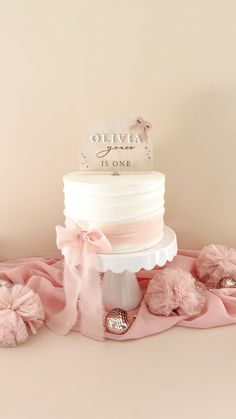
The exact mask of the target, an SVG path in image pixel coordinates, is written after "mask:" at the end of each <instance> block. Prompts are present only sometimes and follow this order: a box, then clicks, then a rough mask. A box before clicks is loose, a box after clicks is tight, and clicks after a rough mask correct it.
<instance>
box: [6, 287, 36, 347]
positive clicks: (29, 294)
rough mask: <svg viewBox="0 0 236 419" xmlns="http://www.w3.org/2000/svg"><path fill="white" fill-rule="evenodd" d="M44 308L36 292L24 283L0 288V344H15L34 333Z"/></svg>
mask: <svg viewBox="0 0 236 419" xmlns="http://www.w3.org/2000/svg"><path fill="white" fill-rule="evenodd" d="M43 320H44V310H43V306H42V303H41V300H40V298H39V296H38V294H36V293H34V291H33V290H31V289H30V288H28V287H27V286H24V285H19V284H17V285H13V286H12V288H8V287H5V286H3V287H1V288H0V346H16V345H18V344H20V343H23V342H25V340H26V339H27V338H28V337H29V335H30V334H36V333H37V330H38V329H39V328H40V327H41V326H42V324H43Z"/></svg>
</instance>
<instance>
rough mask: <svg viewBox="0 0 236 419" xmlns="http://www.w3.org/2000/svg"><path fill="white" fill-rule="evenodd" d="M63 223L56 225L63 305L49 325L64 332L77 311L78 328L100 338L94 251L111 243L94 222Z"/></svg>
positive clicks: (106, 249) (100, 313)
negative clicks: (86, 224)
mask: <svg viewBox="0 0 236 419" xmlns="http://www.w3.org/2000/svg"><path fill="white" fill-rule="evenodd" d="M65 224H66V227H62V226H57V227H56V232H57V246H58V248H59V249H60V250H61V252H62V254H63V256H64V258H65V262H64V292H65V301H66V303H65V307H64V308H63V310H62V311H60V312H59V313H57V314H56V315H55V316H53V317H52V318H51V319H50V320H49V321H48V325H49V327H50V328H51V329H52V330H53V331H55V332H56V333H58V334H61V335H66V334H67V333H68V332H69V331H70V330H71V329H72V328H73V326H74V324H75V323H76V321H77V316H78V300H79V315H80V332H81V333H82V334H83V335H86V336H90V337H93V338H95V339H99V340H101V339H103V338H104V326H103V322H104V320H103V303H102V293H101V286H100V281H101V278H100V274H99V258H98V256H97V255H96V252H100V253H102V252H103V253H105V252H109V251H110V250H111V245H110V243H109V241H108V239H107V238H106V236H105V235H104V234H103V232H102V231H101V230H100V229H99V228H97V227H94V226H90V227H89V228H88V229H87V230H86V231H83V230H82V229H81V228H80V227H79V226H78V225H77V224H76V223H74V222H73V221H72V220H68V219H67V220H66V222H65Z"/></svg>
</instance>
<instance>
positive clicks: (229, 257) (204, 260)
mask: <svg viewBox="0 0 236 419" xmlns="http://www.w3.org/2000/svg"><path fill="white" fill-rule="evenodd" d="M196 273H197V275H198V277H199V279H200V280H201V281H202V282H204V283H205V284H206V285H207V287H210V288H217V284H218V283H219V281H220V280H221V279H222V278H225V277H231V278H233V279H235V280H236V250H235V249H228V248H227V247H226V246H223V245H220V244H218V245H217V244H211V245H210V246H206V247H204V248H203V249H202V250H201V251H200V253H199V255H198V258H197V260H196Z"/></svg>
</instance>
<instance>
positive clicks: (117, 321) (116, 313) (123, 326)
mask: <svg viewBox="0 0 236 419" xmlns="http://www.w3.org/2000/svg"><path fill="white" fill-rule="evenodd" d="M130 325H131V319H130V317H129V315H128V313H127V311H125V310H122V309H121V308H113V309H112V310H111V311H110V312H109V313H108V315H107V316H106V319H105V326H106V329H107V331H108V332H110V333H115V334H116V335H123V334H124V333H125V332H127V330H128V329H129V327H130Z"/></svg>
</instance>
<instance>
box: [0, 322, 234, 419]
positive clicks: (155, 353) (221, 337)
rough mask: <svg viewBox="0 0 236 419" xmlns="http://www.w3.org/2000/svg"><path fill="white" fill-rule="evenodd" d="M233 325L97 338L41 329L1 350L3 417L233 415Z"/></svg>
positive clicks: (206, 418)
mask: <svg viewBox="0 0 236 419" xmlns="http://www.w3.org/2000/svg"><path fill="white" fill-rule="evenodd" d="M235 345H236V327H235V326H226V327H218V328H214V329H209V330H195V329H187V328H183V327H174V328H173V329H171V330H169V331H167V332H165V333H162V334H160V335H156V336H152V337H148V338H144V339H141V340H137V341H127V342H114V341H106V342H102V343H101V342H97V341H93V340H91V339H89V338H86V337H83V336H81V335H80V334H78V333H76V332H73V333H70V334H69V335H68V336H66V337H60V336H57V335H55V334H53V333H52V332H51V331H49V330H48V329H47V328H46V327H44V328H43V329H42V330H41V331H40V332H39V334H38V335H37V336H35V337H34V338H31V339H30V340H28V342H26V343H25V344H24V345H22V346H19V347H17V348H6V349H5V348H2V349H0V351H1V356H0V364H1V385H0V386H1V387H0V393H1V417H2V418H4V419H21V418H22V419H23V418H24V419H32V418H33V419H42V418H43V419H54V418H56V419H65V418H68V419H74V418H76V419H78V418H81V419H87V418H89V419H93V418H94V419H100V418H101V419H121V418H122V419H156V418H158V419H176V418H181V419H185V418H186V419H195V418H196V419H197V418H198V419H199V418H201V419H209V418H214V419H218V418H219V419H220V418H222V417H227V418H228V419H230V418H235V384H236V359H235V356H234V351H235Z"/></svg>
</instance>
